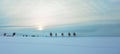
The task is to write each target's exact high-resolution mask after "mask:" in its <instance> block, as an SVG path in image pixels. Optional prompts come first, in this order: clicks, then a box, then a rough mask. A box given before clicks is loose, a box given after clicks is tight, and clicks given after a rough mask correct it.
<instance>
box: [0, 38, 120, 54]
mask: <svg viewBox="0 0 120 54" xmlns="http://www.w3.org/2000/svg"><path fill="white" fill-rule="evenodd" d="M0 54H120V37H0Z"/></svg>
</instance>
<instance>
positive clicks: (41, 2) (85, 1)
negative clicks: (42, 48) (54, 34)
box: [0, 0, 120, 27]
mask: <svg viewBox="0 0 120 54" xmlns="http://www.w3.org/2000/svg"><path fill="white" fill-rule="evenodd" d="M119 14H120V0H0V26H6V25H10V26H39V27H49V26H55V25H64V24H73V23H81V24H82V23H88V22H92V21H99V20H101V21H108V22H109V21H110V22H112V21H114V22H115V21H119V20H120V15H119Z"/></svg>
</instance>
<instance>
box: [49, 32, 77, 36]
mask: <svg viewBox="0 0 120 54" xmlns="http://www.w3.org/2000/svg"><path fill="white" fill-rule="evenodd" d="M49 35H50V36H51V37H52V36H57V35H58V34H57V33H52V32H51V33H50V34H49ZM67 35H68V36H76V33H75V32H73V33H70V32H68V34H67ZM61 36H64V33H61Z"/></svg>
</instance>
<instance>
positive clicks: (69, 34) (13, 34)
mask: <svg viewBox="0 0 120 54" xmlns="http://www.w3.org/2000/svg"><path fill="white" fill-rule="evenodd" d="M15 35H16V33H15V32H14V33H12V35H8V34H7V33H4V34H3V36H12V37H14V36H15ZM49 35H50V36H51V37H52V36H58V33H52V32H50V33H49ZM31 36H32V37H35V36H36V35H31ZM61 36H65V34H64V33H61ZM67 36H69V37H70V36H76V33H75V32H73V33H70V32H68V33H67ZM23 37H28V35H23Z"/></svg>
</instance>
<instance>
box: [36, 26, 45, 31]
mask: <svg viewBox="0 0 120 54" xmlns="http://www.w3.org/2000/svg"><path fill="white" fill-rule="evenodd" d="M36 28H37V30H40V31H42V30H44V28H43V27H42V26H37V27H36Z"/></svg>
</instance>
